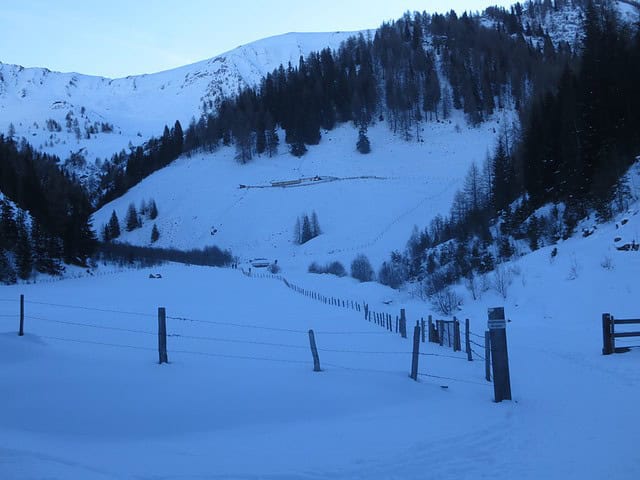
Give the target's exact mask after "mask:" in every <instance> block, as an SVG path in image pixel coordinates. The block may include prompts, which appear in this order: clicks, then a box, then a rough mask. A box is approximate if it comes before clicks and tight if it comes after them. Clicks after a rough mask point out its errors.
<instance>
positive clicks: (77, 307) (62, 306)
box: [24, 299, 156, 318]
mask: <svg viewBox="0 0 640 480" xmlns="http://www.w3.org/2000/svg"><path fill="white" fill-rule="evenodd" d="M24 302H25V303H27V304H32V305H45V306H48V307H58V308H71V309H76V310H89V311H93V312H102V313H119V314H122V315H135V316H139V317H151V318H156V315H153V314H151V313H142V312H127V311H124V310H114V309H109V308H97V307H87V306H83V305H65V304H61V303H47V302H35V301H33V300H26V299H25V301H24Z"/></svg>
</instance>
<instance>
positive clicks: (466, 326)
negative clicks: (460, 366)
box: [464, 318, 473, 362]
mask: <svg viewBox="0 0 640 480" xmlns="http://www.w3.org/2000/svg"><path fill="white" fill-rule="evenodd" d="M464 348H465V350H466V352H467V360H469V361H470V362H472V361H473V355H472V354H471V338H470V337H469V319H468V318H466V319H465V320H464Z"/></svg>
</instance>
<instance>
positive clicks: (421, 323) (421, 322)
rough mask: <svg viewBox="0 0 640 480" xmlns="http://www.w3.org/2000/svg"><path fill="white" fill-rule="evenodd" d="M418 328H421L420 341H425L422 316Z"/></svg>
mask: <svg viewBox="0 0 640 480" xmlns="http://www.w3.org/2000/svg"><path fill="white" fill-rule="evenodd" d="M420 330H421V333H422V338H421V340H422V343H424V342H425V341H426V334H425V331H424V318H421V319H420Z"/></svg>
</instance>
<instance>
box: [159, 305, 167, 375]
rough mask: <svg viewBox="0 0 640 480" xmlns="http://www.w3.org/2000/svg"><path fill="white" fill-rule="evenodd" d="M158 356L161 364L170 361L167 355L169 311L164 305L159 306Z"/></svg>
mask: <svg viewBox="0 0 640 480" xmlns="http://www.w3.org/2000/svg"><path fill="white" fill-rule="evenodd" d="M158 356H159V358H160V361H159V362H158V363H159V364H160V365H162V364H163V363H169V358H168V357H167V311H166V309H165V308H164V307H158Z"/></svg>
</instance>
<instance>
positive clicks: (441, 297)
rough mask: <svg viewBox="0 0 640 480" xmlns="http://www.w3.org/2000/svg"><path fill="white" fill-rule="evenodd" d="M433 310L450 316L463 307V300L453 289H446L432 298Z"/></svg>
mask: <svg viewBox="0 0 640 480" xmlns="http://www.w3.org/2000/svg"><path fill="white" fill-rule="evenodd" d="M430 299H431V304H432V305H433V308H434V309H435V310H436V311H438V313H441V314H442V315H447V316H450V315H452V314H453V313H454V312H456V311H457V310H458V309H459V308H460V305H462V298H460V296H459V295H458V294H457V293H456V292H455V291H454V290H453V289H451V288H444V289H442V290H440V291H439V292H437V293H435V294H433V295H431V296H430Z"/></svg>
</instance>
